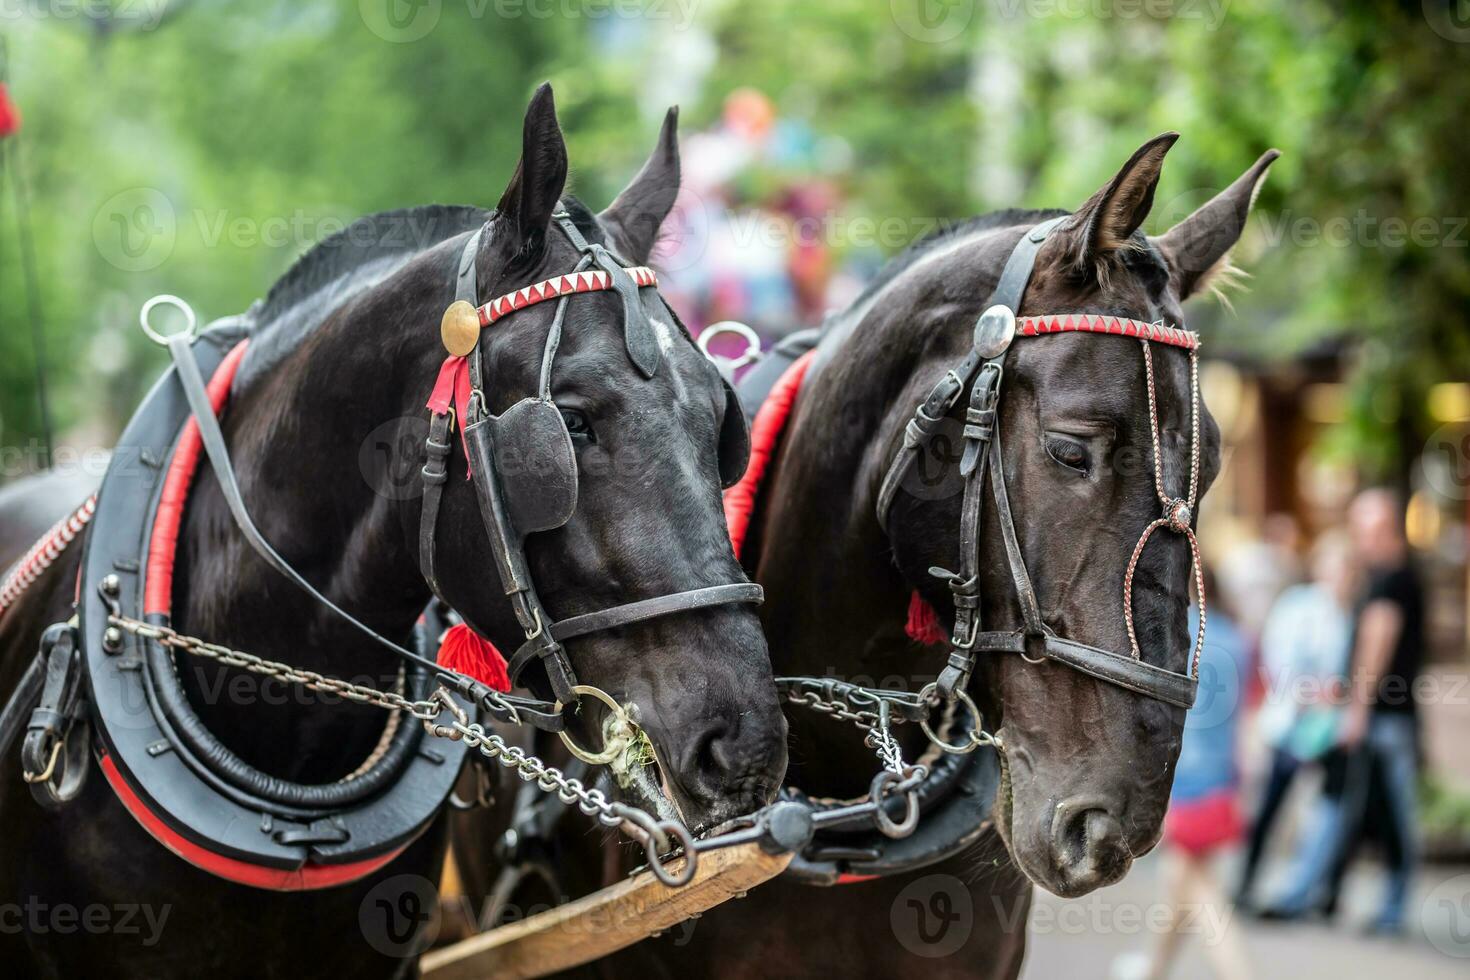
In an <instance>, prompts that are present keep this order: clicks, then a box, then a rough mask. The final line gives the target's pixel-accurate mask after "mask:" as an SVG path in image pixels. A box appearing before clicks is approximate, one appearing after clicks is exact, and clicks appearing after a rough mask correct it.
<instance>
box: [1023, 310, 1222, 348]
mask: <svg viewBox="0 0 1470 980" xmlns="http://www.w3.org/2000/svg"><path fill="white" fill-rule="evenodd" d="M1052 333H1111V334H1117V335H1118V336H1120V337H1137V338H1138V339H1139V340H1152V341H1155V342H1157V343H1160V344H1169V345H1171V346H1173V347H1183V348H1184V349H1185V350H1199V334H1197V333H1195V332H1194V331H1193V330H1180V329H1178V328H1176V327H1169V326H1165V325H1164V323H1163V322H1162V321H1160V322H1158V323H1144V322H1143V321H1142V320H1130V319H1128V318H1127V317H1121V316H1102V315H1101V314H1097V313H1055V314H1052V315H1051V316H1022V317H1017V318H1016V335H1017V336H1019V337H1041V336H1044V335H1046V334H1052Z"/></svg>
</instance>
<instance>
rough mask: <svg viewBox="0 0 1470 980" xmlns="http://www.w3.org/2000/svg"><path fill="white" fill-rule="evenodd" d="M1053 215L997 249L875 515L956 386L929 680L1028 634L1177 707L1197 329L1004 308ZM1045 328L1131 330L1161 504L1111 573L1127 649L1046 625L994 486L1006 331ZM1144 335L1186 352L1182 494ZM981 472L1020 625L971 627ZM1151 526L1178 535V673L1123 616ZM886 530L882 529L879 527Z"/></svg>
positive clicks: (941, 685)
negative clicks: (947, 520) (939, 639)
mask: <svg viewBox="0 0 1470 980" xmlns="http://www.w3.org/2000/svg"><path fill="white" fill-rule="evenodd" d="M1070 217H1071V216H1070V215H1062V216H1059V217H1056V218H1052V219H1050V220H1048V221H1044V222H1042V223H1041V224H1038V225H1036V226H1035V227H1033V228H1031V229H1030V230H1029V231H1027V232H1026V233H1025V234H1024V235H1022V236H1021V240H1020V242H1019V243H1018V244H1017V245H1016V247H1015V249H1014V250H1013V251H1012V252H1011V254H1010V257H1009V258H1008V259H1007V260H1006V264H1005V268H1004V269H1003V270H1002V272H1001V276H1000V281H999V282H998V283H997V285H996V287H995V291H994V293H992V295H991V297H990V302H989V303H987V304H986V310H985V312H984V313H983V314H981V316H980V318H979V320H978V321H976V324H975V331H974V340H973V343H972V345H971V349H970V351H969V353H968V354H966V356H965V358H964V360H962V361H961V362H960V363H959V364H958V365H956V366H955V367H954V368H952V369H951V370H950V371H949V372H947V373H946V374H945V376H944V378H943V379H942V380H940V382H939V383H938V384H937V385H935V386H934V388H933V390H932V391H930V392H929V395H928V396H927V397H926V398H925V399H924V401H923V402H921V403H920V404H919V406H918V408H917V409H916V411H915V412H914V416H913V418H912V419H911V420H910V421H909V423H908V425H907V426H906V428H905V429H904V435H903V442H902V444H901V446H900V448H899V450H898V454H897V456H896V457H895V459H894V460H893V463H892V464H891V465H890V466H889V469H888V472H887V473H886V475H885V476H884V479H883V483H882V485H881V486H880V488H879V491H878V507H877V509H878V523H879V524H880V525H882V527H883V528H884V531H885V532H888V514H889V510H890V509H891V508H892V506H893V501H894V499H895V498H896V497H897V495H898V491H899V490H900V489H901V488H902V485H903V483H904V480H905V479H906V478H907V476H908V474H909V472H910V470H911V469H912V468H913V466H914V465H915V462H916V461H917V460H918V458H919V457H920V456H921V455H922V454H923V453H924V451H925V450H926V449H927V448H928V446H929V443H930V441H931V440H932V439H933V437H934V435H935V433H936V431H937V430H938V427H939V426H940V424H941V423H942V422H943V421H944V419H945V418H946V417H947V416H948V415H949V413H950V411H951V410H952V409H953V408H954V407H955V405H957V404H958V403H959V400H960V397H961V396H962V395H963V394H964V393H965V390H966V389H967V388H968V389H969V392H970V396H969V404H968V407H967V408H966V410H965V426H964V452H963V454H962V456H961V458H960V475H961V476H962V477H963V478H964V480H965V489H964V498H963V501H962V503H961V509H960V567H959V570H958V571H949V570H947V569H943V568H931V569H930V570H929V571H930V574H932V575H934V576H936V577H938V578H941V579H944V580H945V581H946V582H947V583H948V584H949V588H950V592H951V595H952V597H953V601H954V630H953V632H952V634H951V637H950V653H949V659H948V662H947V663H946V665H945V668H944V670H943V672H942V673H941V674H940V675H939V679H938V681H937V682H936V684H937V689H938V692H939V693H940V694H941V695H942V696H944V697H945V698H950V699H953V698H955V697H957V696H958V695H959V694H962V693H963V692H964V691H965V689H966V688H967V687H968V685H969V681H970V677H971V675H972V674H973V672H974V669H975V662H976V656H977V654H978V653H980V652H988V653H1017V654H1021V655H1022V656H1026V657H1027V659H1028V660H1030V659H1031V658H1030V656H1029V655H1028V642H1027V641H1028V640H1032V641H1035V642H1034V644H1032V645H1033V646H1035V647H1038V648H1039V650H1040V652H1041V653H1042V655H1043V656H1044V657H1046V658H1047V659H1051V660H1054V661H1057V662H1059V663H1062V664H1066V665H1067V666H1069V667H1072V668H1073V669H1075V670H1079V671H1081V672H1083V673H1085V674H1089V675H1091V676H1093V677H1096V678H1098V679H1100V680H1103V681H1107V682H1108V683H1110V684H1114V685H1117V686H1118V687H1122V688H1125V689H1127V690H1129V691H1133V692H1134V693H1137V694H1141V695H1144V696H1145V697H1150V698H1154V699H1156V700H1159V701H1163V702H1165V703H1167V704H1172V705H1176V706H1178V707H1181V708H1189V707H1192V706H1193V705H1194V700H1195V692H1196V689H1197V687H1198V674H1199V655H1200V650H1201V648H1202V647H1203V645H1204V634H1205V595H1204V581H1203V571H1202V569H1201V565H1200V557H1199V545H1198V542H1197V541H1196V540H1195V536H1194V531H1193V528H1192V524H1193V519H1194V509H1195V504H1196V501H1197V497H1198V493H1199V470H1200V440H1199V414H1200V409H1199V353H1198V352H1199V337H1198V335H1196V334H1194V333H1192V332H1190V331H1187V330H1181V329H1178V328H1175V327H1169V326H1167V325H1165V324H1163V323H1162V322H1160V323H1145V322H1142V321H1139V320H1132V319H1128V318H1124V317H1115V316H1105V315H1098V314H1061V315H1051V316H1040V317H1020V318H1018V317H1017V316H1016V311H1017V310H1018V309H1020V305H1021V297H1022V295H1023V294H1024V293H1025V291H1026V286H1027V284H1028V283H1029V282H1030V280H1031V273H1032V270H1033V268H1034V266H1035V263H1036V256H1037V254H1038V253H1039V252H1040V251H1041V247H1042V245H1043V244H1044V243H1045V242H1046V240H1047V237H1048V236H1049V235H1050V234H1051V233H1052V231H1053V230H1055V229H1056V228H1057V226H1058V225H1059V224H1060V223H1061V222H1063V221H1065V220H1067V219H1068V218H1070ZM1054 333H1091V334H1112V335H1117V336H1124V337H1134V338H1137V339H1138V340H1139V341H1140V343H1141V344H1142V347H1143V358H1144V368H1145V376H1146V378H1147V383H1148V404H1149V426H1150V434H1151V437H1152V449H1153V460H1154V463H1153V468H1154V490H1155V492H1156V494H1157V495H1158V498H1159V503H1160V505H1161V506H1162V507H1163V516H1161V517H1159V518H1158V519H1156V520H1154V521H1153V522H1151V523H1150V524H1149V525H1148V526H1147V527H1146V528H1144V531H1143V534H1142V535H1141V536H1140V538H1139V540H1138V543H1137V545H1135V546H1134V549H1133V553H1132V555H1131V556H1130V558H1129V561H1128V569H1127V572H1126V573H1125V575H1124V579H1123V617H1124V622H1125V623H1126V625H1127V629H1128V641H1129V645H1130V651H1129V655H1123V654H1119V653H1115V652H1113V651H1111V650H1104V649H1101V648H1099V647H1094V646H1089V645H1087V644H1085V643H1079V642H1077V641H1075V640H1069V639H1066V638H1064V637H1061V636H1058V635H1057V634H1056V633H1055V632H1053V630H1052V629H1051V627H1050V626H1048V625H1047V624H1046V621H1045V620H1044V619H1043V617H1042V615H1041V608H1040V605H1039V604H1038V602H1037V599H1036V591H1035V588H1034V587H1033V586H1032V583H1031V576H1030V574H1029V572H1028V571H1027V569H1026V559H1025V556H1024V555H1023V554H1022V553H1021V547H1020V544H1019V542H1018V539H1017V536H1016V525H1015V520H1014V518H1013V517H1012V514H1011V507H1010V497H1009V494H1008V492H1007V489H1006V479H1005V459H1004V452H1003V450H1002V448H1001V440H1000V430H999V428H998V427H997V424H996V412H997V410H998V407H999V402H1000V393H1001V381H1002V379H1003V378H1004V374H1005V357H1006V353H1007V352H1008V351H1009V350H1010V347H1011V344H1012V342H1013V341H1014V340H1015V338H1017V337H1042V336H1047V335H1049V334H1054ZM1151 343H1162V344H1168V345H1170V346H1173V347H1180V348H1183V349H1185V350H1187V351H1188V352H1189V367H1190V371H1189V374H1190V426H1191V441H1190V471H1189V486H1188V489H1187V490H1186V491H1185V494H1184V496H1182V497H1171V496H1169V495H1168V493H1167V492H1166V491H1165V489H1164V483H1163V479H1164V478H1163V464H1162V458H1161V456H1160V452H1159V419H1158V404H1157V403H1158V396H1157V392H1156V389H1155V383H1154V369H1153V355H1152V350H1151V348H1150V344H1151ZM987 474H988V475H989V481H990V485H991V492H992V496H993V497H994V500H995V509H996V515H997V520H998V523H999V525H1000V533H1001V540H1002V542H1003V543H1004V545H1005V553H1006V562H1007V564H1008V566H1009V569H1010V574H1011V581H1012V582H1013V584H1014V586H1015V591H1016V596H1017V599H1018V602H1019V605H1020V608H1021V619H1022V626H1021V628H1020V629H1019V630H1016V631H989V632H987V631H983V630H982V629H981V628H980V572H981V567H980V560H981V559H980V536H981V530H982V528H981V518H982V513H983V511H982V503H983V497H984V484H985V482H986V477H987ZM1160 528H1167V529H1168V530H1171V531H1174V532H1176V533H1179V534H1182V535H1184V536H1185V538H1186V539H1187V540H1188V542H1189V548H1190V561H1191V570H1192V572H1193V576H1194V582H1195V589H1196V592H1197V593H1198V596H1199V610H1200V616H1199V631H1198V634H1197V635H1196V638H1195V651H1194V658H1193V662H1192V663H1191V666H1190V673H1188V674H1179V673H1175V672H1173V671H1171V670H1167V669H1165V668H1162V667H1157V666H1154V665H1153V664H1150V663H1147V662H1145V661H1144V660H1143V659H1142V656H1141V654H1140V651H1139V646H1138V637H1137V634H1136V632H1135V629H1134V622H1133V578H1134V572H1135V570H1136V568H1137V566H1138V561H1139V558H1140V557H1141V555H1142V554H1143V549H1144V546H1145V545H1146V544H1148V541H1149V539H1150V538H1151V537H1152V536H1153V533H1154V532H1155V531H1157V530H1158V529H1160ZM889 536H890V537H891V536H892V535H891V533H890V534H889Z"/></svg>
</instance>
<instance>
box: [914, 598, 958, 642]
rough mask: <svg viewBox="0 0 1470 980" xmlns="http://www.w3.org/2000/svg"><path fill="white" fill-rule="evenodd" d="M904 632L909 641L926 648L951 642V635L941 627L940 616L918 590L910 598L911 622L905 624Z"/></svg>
mask: <svg viewBox="0 0 1470 980" xmlns="http://www.w3.org/2000/svg"><path fill="white" fill-rule="evenodd" d="M903 630H904V632H905V633H907V634H908V635H909V639H911V640H913V641H914V642H915V643H923V644H924V645H926V646H933V645H935V644H939V643H945V642H948V640H949V634H947V633H945V632H944V627H942V626H940V625H939V614H938V613H936V612H935V611H934V607H933V606H931V605H929V603H928V602H926V601H925V600H924V597H923V596H921V595H919V593H918V591H917V590H915V592H914V593H913V595H911V596H909V621H908V622H907V623H905V624H904V627H903Z"/></svg>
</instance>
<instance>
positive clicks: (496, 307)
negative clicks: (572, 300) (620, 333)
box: [476, 265, 658, 327]
mask: <svg viewBox="0 0 1470 980" xmlns="http://www.w3.org/2000/svg"><path fill="white" fill-rule="evenodd" d="M623 271H624V272H626V273H627V274H628V275H629V276H631V277H632V278H633V281H634V282H635V283H637V284H638V286H639V287H640V288H641V287H643V286H657V285H658V275H657V274H656V273H655V272H654V271H653V270H652V269H650V268H648V266H646V265H638V266H633V267H631V268H625V269H623ZM611 288H612V276H610V275H608V274H607V273H606V272H604V271H602V270H601V269H593V270H592V271H590V272H569V273H567V274H566V275H564V276H552V277H551V278H550V279H543V280H542V281H541V282H538V283H534V284H532V285H530V286H524V287H522V288H520V289H517V290H514V291H512V292H509V293H506V294H505V295H504V296H497V297H495V298H494V299H492V300H491V301H490V302H488V303H486V304H485V305H484V306H482V307H480V308H479V309H478V310H477V311H476V312H477V313H479V314H480V326H482V327H488V326H490V324H492V323H494V322H495V321H496V320H499V319H500V318H501V317H503V316H505V315H506V314H509V313H514V312H515V311H516V310H523V309H525V308H526V307H528V306H535V305H536V304H537V303H541V302H545V301H546V300H548V299H557V298H558V297H561V296H568V295H570V294H572V293H595V292H598V291H599V290H603V289H611Z"/></svg>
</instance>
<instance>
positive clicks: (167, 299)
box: [138, 293, 199, 347]
mask: <svg viewBox="0 0 1470 980" xmlns="http://www.w3.org/2000/svg"><path fill="white" fill-rule="evenodd" d="M159 306H172V307H173V308H174V309H176V310H178V311H179V312H180V313H182V314H184V322H185V327H184V329H183V330H180V331H178V332H177V333H172V334H161V333H159V332H158V331H157V330H154V329H153V324H151V323H149V322H148V320H149V317H150V316H151V315H152V313H153V311H154V309H155V308H157V307H159ZM138 325H139V326H141V327H142V328H143V333H144V334H146V335H147V337H148V339H149V340H151V341H153V342H154V343H155V344H157V345H158V346H160V347H167V346H168V342H169V341H170V340H172V339H173V338H175V337H193V336H195V330H196V328H197V327H198V326H199V318H198V317H196V316H195V315H194V308H193V307H192V306H190V305H189V304H188V303H186V302H185V301H184V300H182V299H180V298H179V297H177V296H175V295H173V294H172V293H159V294H158V295H157V296H155V297H153V298H152V299H150V300H149V301H148V302H146V303H144V304H143V309H141V310H140V311H138Z"/></svg>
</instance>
